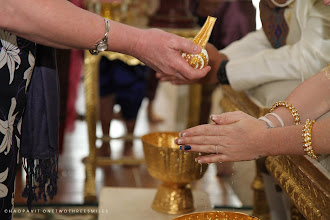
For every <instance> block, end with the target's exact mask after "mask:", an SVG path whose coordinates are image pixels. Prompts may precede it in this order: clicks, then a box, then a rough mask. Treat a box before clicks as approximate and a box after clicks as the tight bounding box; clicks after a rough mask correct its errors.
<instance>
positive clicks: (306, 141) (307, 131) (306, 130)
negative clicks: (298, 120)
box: [302, 119, 318, 159]
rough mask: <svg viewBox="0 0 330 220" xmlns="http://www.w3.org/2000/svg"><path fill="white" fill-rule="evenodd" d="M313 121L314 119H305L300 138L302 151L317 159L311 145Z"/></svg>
mask: <svg viewBox="0 0 330 220" xmlns="http://www.w3.org/2000/svg"><path fill="white" fill-rule="evenodd" d="M314 123H315V120H309V119H307V120H306V122H305V125H304V127H303V129H302V139H303V147H304V151H305V152H306V153H307V155H308V156H309V157H310V158H312V159H317V158H318V157H317V156H316V155H315V153H314V150H313V147H312V127H313V124H314Z"/></svg>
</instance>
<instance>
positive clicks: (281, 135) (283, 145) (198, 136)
mask: <svg viewBox="0 0 330 220" xmlns="http://www.w3.org/2000/svg"><path fill="white" fill-rule="evenodd" d="M329 71H330V67H328V70H326V69H324V70H322V71H321V72H319V73H318V74H316V75H314V76H313V77H311V78H310V79H308V80H306V81H304V82H303V83H302V84H300V85H299V86H298V87H297V88H296V89H295V90H294V91H293V92H292V93H291V94H290V95H289V96H288V98H287V99H286V101H287V102H289V103H291V104H293V105H294V106H295V107H296V109H298V112H299V114H300V119H301V121H302V124H301V125H294V120H293V118H292V115H291V113H290V111H289V110H288V109H286V108H285V107H280V108H277V109H276V110H275V111H274V112H275V113H276V114H278V115H279V116H280V117H281V118H282V119H283V121H284V124H285V127H276V128H269V127H268V126H267V125H266V123H265V122H264V121H262V120H258V119H256V118H254V117H252V116H250V115H248V114H246V113H243V112H241V111H236V112H228V113H224V114H221V115H211V119H212V121H213V122H214V124H205V125H200V126H196V127H193V128H190V129H187V130H184V131H182V132H181V133H180V138H178V139H177V140H175V143H176V144H178V145H180V146H183V147H184V146H186V145H189V146H190V147H191V150H188V151H194V152H202V153H207V154H208V155H206V156H201V157H198V158H197V160H198V162H200V163H215V162H227V161H242V160H254V159H257V158H260V157H263V156H272V155H304V154H305V152H304V151H303V146H302V145H303V141H302V138H301V135H302V128H303V124H304V123H305V121H306V119H312V120H316V119H318V118H319V117H320V116H322V115H323V114H325V113H326V112H328V111H330V97H329V94H330V78H329ZM267 118H268V119H269V120H271V121H272V122H273V124H275V125H277V126H280V123H279V121H278V120H277V119H276V118H275V117H273V116H267ZM329 130H330V118H327V119H325V120H321V121H318V122H317V123H315V124H314V126H313V129H312V146H313V149H314V152H316V154H329V153H330V148H329V143H330V136H329V135H328V133H329ZM216 146H217V147H216ZM216 152H218V154H216Z"/></svg>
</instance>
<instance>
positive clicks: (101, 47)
mask: <svg viewBox="0 0 330 220" xmlns="http://www.w3.org/2000/svg"><path fill="white" fill-rule="evenodd" d="M104 22H105V34H104V37H103V39H102V40H101V41H100V42H99V43H97V44H95V49H93V50H89V52H90V53H91V54H92V55H97V54H99V53H100V52H103V51H105V50H106V49H107V48H108V36H109V30H110V21H109V20H108V19H106V18H104Z"/></svg>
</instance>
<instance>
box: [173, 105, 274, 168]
mask: <svg viewBox="0 0 330 220" xmlns="http://www.w3.org/2000/svg"><path fill="white" fill-rule="evenodd" d="M211 119H212V120H213V121H214V122H215V123H216V124H205V125H199V126H196V127H193V128H190V129H187V130H185V131H182V132H181V133H180V138H178V139H177V140H175V143H176V144H178V145H181V146H182V147H181V148H182V149H184V147H185V146H186V147H187V145H188V146H190V147H191V149H190V150H188V149H187V151H194V152H202V153H207V154H208V155H206V156H200V157H198V158H197V160H198V162H200V163H215V162H227V161H242V160H254V159H257V158H260V157H263V156H267V155H270V153H269V149H267V144H264V143H265V142H264V139H263V137H264V136H265V135H264V133H265V131H266V130H267V125H266V123H265V122H264V121H261V120H258V119H256V118H254V117H252V116H250V115H248V114H245V113H243V112H241V111H236V112H228V113H224V114H221V115H212V116H211ZM188 148H189V147H188ZM217 153H218V154H217Z"/></svg>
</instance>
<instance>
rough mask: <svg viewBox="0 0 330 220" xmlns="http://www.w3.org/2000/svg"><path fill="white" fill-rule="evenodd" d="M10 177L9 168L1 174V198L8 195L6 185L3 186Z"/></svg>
mask: <svg viewBox="0 0 330 220" xmlns="http://www.w3.org/2000/svg"><path fill="white" fill-rule="evenodd" d="M7 177H8V168H7V169H6V170H5V171H3V172H2V173H0V198H4V197H6V196H7V194H8V188H7V186H6V185H4V184H2V183H3V182H4V181H5V180H6V179H7Z"/></svg>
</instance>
